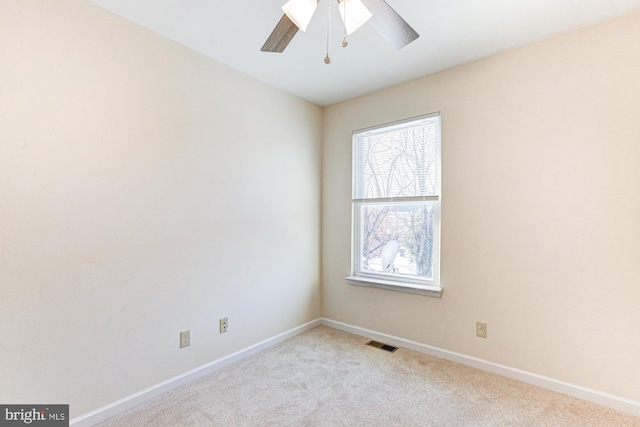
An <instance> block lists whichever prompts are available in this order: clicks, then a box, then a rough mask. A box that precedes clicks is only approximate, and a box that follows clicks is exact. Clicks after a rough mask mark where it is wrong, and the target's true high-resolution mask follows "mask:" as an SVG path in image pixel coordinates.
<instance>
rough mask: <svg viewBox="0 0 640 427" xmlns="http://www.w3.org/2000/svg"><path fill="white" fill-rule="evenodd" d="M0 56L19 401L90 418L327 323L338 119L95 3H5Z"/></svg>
mask: <svg viewBox="0 0 640 427" xmlns="http://www.w3.org/2000/svg"><path fill="white" fill-rule="evenodd" d="M0 57H1V58H2V66H0V94H2V95H1V96H0V183H1V184H0V205H1V208H0V270H1V274H0V294H1V298H0V325H2V326H1V327H0V342H2V343H3V345H2V347H1V349H0V359H1V360H2V364H0V378H1V379H2V381H1V385H0V402H2V403H5V404H9V403H43V402H45V403H52V402H54V403H68V404H70V405H71V417H72V418H73V417H77V416H78V415H81V414H85V413H88V412H91V411H92V410H95V409H96V408H100V407H102V406H104V405H106V404H109V403H111V402H114V401H117V400H118V399H120V398H122V397H124V396H128V395H131V394H133V393H136V392H138V391H140V390H144V389H145V388H147V387H149V386H152V385H154V384H158V383H161V382H162V381H164V380H166V379H168V378H172V377H174V376H176V375H179V374H182V373H184V372H188V371H189V370H191V369H193V368H194V367H198V366H202V365H204V364H206V363H207V362H209V361H211V360H216V359H219V358H221V357H224V356H226V355H229V354H233V353H234V352H236V351H238V350H240V349H243V348H246V347H248V346H250V345H253V344H255V343H257V342H261V341H263V340H265V339H267V338H270V337H273V336H276V335H277V334H279V333H282V332H283V331H287V330H290V329H292V328H294V327H296V326H299V325H302V324H305V323H306V322H309V321H311V320H313V319H316V318H318V317H319V316H320V314H321V313H320V310H321V305H320V297H321V295H320V283H319V277H320V275H319V271H320V265H319V259H320V255H319V234H320V213H319V212H320V195H319V192H320V172H321V171H320V165H321V163H320V156H321V151H320V143H321V134H322V119H323V112H322V109H320V108H319V107H317V106H314V105H312V104H310V103H307V102H304V101H302V100H300V99H298V98H295V97H293V96H291V95H288V94H285V93H284V92H281V91H279V90H277V89H274V88H271V87H269V86H267V85H266V84H263V83H261V82H258V81H257V80H255V79H252V78H250V77H248V76H246V75H243V74H241V73H239V72H236V71H234V70H232V69H230V68H229V67H227V66H224V65H222V64H220V63H217V62H215V61H213V60H210V59H208V58H205V57H204V56H201V55H199V54H197V53H195V52H194V51H192V50H190V49H188V48H185V47H182V46H180V45H178V44H176V43H174V42H172V41H169V40H167V39H164V38H162V37H161V36H159V35H156V34H154V33H152V32H150V31H148V30H146V29H143V28H142V27H139V26H137V25H135V24H132V23H130V22H128V21H126V20H124V19H122V18H120V17H117V16H115V15H112V14H111V13H109V12H107V11H105V10H103V9H101V8H100V7H98V6H95V5H93V4H91V3H89V2H86V1H82V0H66V1H56V2H51V1H49V0H30V1H22V0H8V1H3V2H1V3H0ZM248 154H250V155H248ZM222 317H228V318H229V332H227V333H225V334H219V332H218V320H219V319H220V318H222ZM184 330H190V332H191V346H190V347H187V348H184V349H180V348H179V345H178V344H179V333H180V331H184Z"/></svg>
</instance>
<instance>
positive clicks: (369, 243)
mask: <svg viewBox="0 0 640 427" xmlns="http://www.w3.org/2000/svg"><path fill="white" fill-rule="evenodd" d="M436 209H437V202H414V203H387V204H372V203H362V204H358V215H359V224H360V239H359V242H358V245H359V247H358V250H359V255H360V256H359V265H358V271H359V272H361V273H370V274H383V275H389V276H393V277H405V278H407V279H422V280H433V276H434V225H435V223H434V218H435V210H436Z"/></svg>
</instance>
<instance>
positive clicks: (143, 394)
mask: <svg viewBox="0 0 640 427" xmlns="http://www.w3.org/2000/svg"><path fill="white" fill-rule="evenodd" d="M321 324H322V321H321V319H316V320H313V321H311V322H308V323H305V324H304V325H301V326H298V327H296V328H293V329H291V330H289V331H287V332H283V333H281V334H279V335H276V336H275V337H272V338H269V339H267V340H264V341H262V342H259V343H257V344H254V345H252V346H250V347H247V348H245V349H243V350H240V351H238V352H236V353H233V354H230V355H229V356H226V357H222V358H220V359H217V360H214V361H212V362H209V363H207V364H205V365H203V366H200V367H198V368H195V369H192V370H190V371H188V372H185V373H184V374H181V375H178V376H175V377H173V378H169V379H168V380H166V381H163V382H161V383H160V384H156V385H154V386H151V387H149V388H147V389H145V390H142V391H139V392H138V393H134V394H132V395H130V396H127V397H124V398H122V399H120V400H117V401H115V402H113V403H110V404H109V405H106V406H103V407H102V408H98V409H96V410H95V411H91V412H89V413H87V414H84V415H81V416H79V417H76V418H73V419H71V420H70V423H69V425H70V426H73V427H89V426H93V425H95V424H98V423H100V422H102V421H106V420H108V419H109V418H112V417H115V416H116V415H119V414H121V413H123V412H125V411H128V410H129V409H133V408H135V407H136V406H139V405H142V404H143V403H146V402H148V401H150V400H152V399H155V398H156V397H159V396H160V395H162V394H164V393H167V392H168V391H171V390H173V389H175V388H178V387H180V386H182V385H184V384H187V383H190V382H192V381H194V380H196V379H198V378H201V377H203V376H205V375H208V374H210V373H212V372H215V371H217V370H219V369H222V368H225V367H227V366H229V365H231V364H233V363H236V362H239V361H240V360H242V359H245V358H247V357H249V356H251V355H252V354H255V353H258V352H259V351H262V350H264V349H266V348H269V347H271V346H274V345H276V344H279V343H281V342H283V341H285V340H288V339H289V338H292V337H294V336H296V335H299V334H301V333H303V332H305V331H308V330H309V329H312V328H315V327H316V326H319V325H321Z"/></svg>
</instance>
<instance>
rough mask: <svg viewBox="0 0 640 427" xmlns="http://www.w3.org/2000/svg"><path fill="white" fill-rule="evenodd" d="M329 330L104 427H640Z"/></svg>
mask: <svg viewBox="0 0 640 427" xmlns="http://www.w3.org/2000/svg"><path fill="white" fill-rule="evenodd" d="M365 342H367V340H366V339H365V338H362V337H358V336H355V335H351V334H348V333H345V332H341V331H338V330H335V329H331V328H328V327H325V326H320V327H317V328H315V329H312V330H311V331H308V332H306V333H304V334H301V335H298V336H296V337H294V338H292V339H290V340H288V341H286V342H284V343H281V344H279V345H277V346H274V347H271V348H269V349H267V350H265V351H263V352H261V353H258V354H255V355H253V356H251V357H249V358H247V359H245V360H243V361H241V362H238V363H237V364H235V365H233V366H230V367H228V368H225V369H222V370H220V371H217V372H215V373H213V374H211V375H209V376H207V377H204V378H202V379H200V380H198V381H196V382H193V383H191V384H188V385H186V386H183V387H181V388H179V389H176V390H174V391H172V392H170V393H167V394H165V395H163V396H161V397H159V398H158V399H156V400H154V401H151V402H149V403H147V404H145V405H143V406H140V407H138V408H135V409H133V410H131V411H128V412H126V413H124V414H122V415H120V416H118V417H115V418H112V419H110V420H108V421H106V422H104V423H102V424H99V426H100V427H131V426H171V427H177V426H230V427H233V426H554V427H555V426H580V427H583V426H603V427H604V426H606V427H610V426H640V418H636V417H633V416H631V415H626V414H622V413H619V412H615V411H613V410H610V409H608V408H604V407H601V406H597V405H594V404H591V403H587V402H584V401H581V400H578V399H574V398H572V397H568V396H565V395H562V394H558V393H554V392H551V391H548V390H545V389H540V388H537V387H534V386H530V385H528V384H524V383H521V382H518V381H514V380H510V379H506V378H504V377H500V376H498V375H494V374H489V373H486V372H482V371H479V370H476V369H473V368H469V367H466V366H463V365H459V364H456V363H453V362H449V361H445V360H441V359H437V358H434V357H431V356H427V355H424V354H421V353H417V352H415V351H411V350H407V349H403V348H401V349H399V350H398V351H396V352H395V353H388V352H386V351H383V350H380V349H376V348H373V347H369V346H366V345H364V344H365Z"/></svg>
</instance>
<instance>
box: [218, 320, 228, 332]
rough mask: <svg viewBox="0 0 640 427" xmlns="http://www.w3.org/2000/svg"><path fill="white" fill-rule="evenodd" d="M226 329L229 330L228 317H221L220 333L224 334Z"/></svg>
mask: <svg viewBox="0 0 640 427" xmlns="http://www.w3.org/2000/svg"><path fill="white" fill-rule="evenodd" d="M228 330H229V318H228V317H223V318H222V319H220V333H221V334H224V333H225V332H227V331H228Z"/></svg>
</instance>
